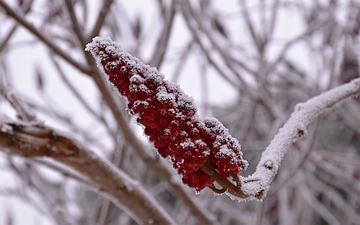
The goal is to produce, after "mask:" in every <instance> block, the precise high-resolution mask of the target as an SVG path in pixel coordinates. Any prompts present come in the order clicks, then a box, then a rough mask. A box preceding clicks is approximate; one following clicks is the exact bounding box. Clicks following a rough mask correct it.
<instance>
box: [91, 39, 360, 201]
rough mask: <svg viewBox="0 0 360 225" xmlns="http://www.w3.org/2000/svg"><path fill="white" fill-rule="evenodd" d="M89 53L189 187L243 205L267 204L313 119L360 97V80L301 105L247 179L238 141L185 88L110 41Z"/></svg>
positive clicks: (94, 43)
mask: <svg viewBox="0 0 360 225" xmlns="http://www.w3.org/2000/svg"><path fill="white" fill-rule="evenodd" d="M86 50H87V51H90V52H91V53H92V55H93V56H94V58H95V59H96V60H97V63H98V66H99V67H100V68H101V69H102V70H103V71H104V73H105V74H106V76H107V78H108V80H109V81H110V83H111V84H112V85H113V86H114V87H115V88H116V89H117V90H118V91H119V93H120V94H122V95H124V96H125V97H127V99H128V102H129V104H128V109H129V112H130V114H132V115H133V116H135V117H136V119H137V122H138V123H139V124H141V125H142V126H144V132H145V134H146V135H147V136H148V137H149V140H150V141H151V142H153V143H154V146H155V147H156V148H157V150H158V152H159V154H160V155H161V156H163V157H169V158H170V160H171V161H172V163H173V166H174V168H175V169H177V170H178V173H179V174H181V176H182V178H183V179H182V180H183V182H184V183H185V184H187V185H188V186H190V187H193V188H194V189H195V190H197V191H200V190H202V189H203V188H205V187H209V188H210V189H212V190H213V191H214V192H216V193H224V192H225V193H226V194H228V195H230V197H231V198H233V199H238V200H244V199H260V200H261V199H263V198H264V197H265V196H266V194H267V192H268V190H269V188H270V184H271V182H272V180H273V178H274V176H275V175H276V174H277V171H278V169H279V167H280V164H281V161H282V160H283V158H284V155H285V153H286V152H287V151H288V150H289V148H290V146H291V145H292V144H293V143H294V142H296V141H297V140H298V138H302V137H304V136H306V134H307V131H306V128H307V126H308V125H309V123H310V122H311V121H312V119H314V118H315V117H317V116H318V115H319V114H320V113H322V112H324V111H326V110H328V109H331V108H333V107H334V106H335V105H336V104H338V103H340V102H342V101H343V100H345V99H348V98H350V97H352V96H356V95H358V94H359V92H360V79H356V80H354V81H352V82H351V83H348V84H344V85H342V86H339V87H337V88H335V89H333V90H330V91H328V92H325V93H323V94H321V95H319V96H316V97H314V98H312V99H310V100H308V101H307V102H305V103H300V104H298V105H297V106H296V107H295V111H294V112H293V114H292V115H291V117H290V119H289V120H288V121H287V122H286V124H285V125H284V127H283V128H281V129H280V130H279V133H278V134H277V135H276V136H275V137H274V139H273V140H272V141H271V143H270V145H269V146H268V147H267V148H266V150H265V151H264V152H263V154H262V157H261V160H260V162H259V164H258V166H257V169H256V171H255V173H254V174H253V175H251V176H248V177H241V176H240V175H239V173H240V172H241V171H243V170H245V169H246V168H247V162H246V161H245V160H244V159H243V158H242V152H241V148H240V144H239V143H238V141H237V140H236V139H235V138H233V137H231V135H230V134H229V132H228V130H227V129H226V128H225V127H224V126H223V125H222V124H221V123H220V122H219V121H218V120H217V119H215V118H209V119H201V118H199V116H198V115H197V114H196V110H197V109H196V107H195V104H194V101H193V99H192V98H191V97H189V96H188V95H186V94H185V93H184V92H183V91H182V90H181V89H180V87H179V86H177V85H175V84H172V83H170V82H168V81H166V80H165V79H164V75H163V74H161V73H160V72H159V71H157V70H156V69H155V68H151V67H150V66H148V65H145V64H144V63H142V62H141V61H140V60H139V59H137V58H136V57H134V56H132V55H130V54H128V53H126V52H125V51H123V50H122V48H121V47H120V46H118V45H117V44H116V43H115V42H114V41H112V40H111V39H110V38H100V37H95V38H93V41H92V42H91V43H89V44H88V45H87V47H86ZM215 182H216V183H215ZM219 186H220V188H219Z"/></svg>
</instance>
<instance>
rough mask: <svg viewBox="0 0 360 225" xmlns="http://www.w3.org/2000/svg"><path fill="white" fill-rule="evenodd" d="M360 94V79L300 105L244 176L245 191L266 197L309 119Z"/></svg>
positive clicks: (252, 194) (302, 134)
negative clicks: (290, 149) (251, 172)
mask: <svg viewBox="0 0 360 225" xmlns="http://www.w3.org/2000/svg"><path fill="white" fill-rule="evenodd" d="M359 94H360V78H357V79H354V80H353V81H351V82H350V83H347V84H343V85H341V86H339V87H336V88H334V89H331V90H329V91H327V92H325V93H323V94H320V95H318V96H315V97H313V98H311V99H309V100H308V101H307V102H305V103H299V104H297V105H296V106H295V111H294V112H293V113H292V114H291V117H290V118H289V120H288V121H287V122H286V123H285V125H284V126H283V127H282V128H281V129H280V130H279V132H278V134H276V135H275V137H274V139H273V140H272V141H271V143H270V145H269V146H268V147H267V148H266V149H265V151H264V152H263V153H262V156H261V159H260V162H259V164H258V165H257V168H256V171H255V173H254V174H252V175H251V176H249V177H246V178H243V177H242V178H241V179H242V181H243V186H242V190H243V191H244V193H246V194H248V195H250V196H256V195H259V194H261V195H262V196H261V198H264V197H265V196H266V194H267V192H268V191H269V188H270V184H271V182H272V180H273V179H274V177H275V175H276V174H277V172H278V170H279V167H280V164H281V161H282V160H283V158H284V155H285V154H286V152H287V151H288V150H289V148H290V146H291V145H292V144H293V143H295V142H296V141H297V140H298V139H299V138H302V137H304V136H305V135H306V134H307V131H306V128H307V126H308V125H309V124H310V122H311V121H312V120H313V119H314V118H316V117H317V116H319V115H320V114H321V113H323V112H325V111H327V110H329V109H332V108H333V107H334V106H335V105H336V104H338V103H340V102H342V101H344V100H346V99H349V98H350V97H354V96H357V95H359Z"/></svg>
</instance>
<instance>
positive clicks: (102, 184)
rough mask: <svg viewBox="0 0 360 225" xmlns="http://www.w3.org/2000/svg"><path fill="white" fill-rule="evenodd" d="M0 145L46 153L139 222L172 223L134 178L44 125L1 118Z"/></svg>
mask: <svg viewBox="0 0 360 225" xmlns="http://www.w3.org/2000/svg"><path fill="white" fill-rule="evenodd" d="M0 147H1V148H2V150H5V149H6V150H10V151H11V152H13V153H16V154H19V155H22V156H24V157H39V156H40V157H44V156H46V157H50V158H53V159H55V160H57V161H59V162H62V163H64V164H66V165H68V166H70V167H71V168H73V169H75V170H77V171H79V172H80V173H81V174H83V175H84V176H85V177H87V178H88V179H89V180H91V181H92V182H93V183H94V184H95V185H96V186H97V187H98V188H99V189H100V190H102V191H103V194H104V195H105V196H107V197H108V198H109V199H110V200H111V201H112V202H114V203H115V204H116V205H117V206H119V207H121V208H122V209H124V210H125V211H127V212H128V213H130V215H132V217H133V218H134V219H135V220H137V221H138V222H139V223H141V224H175V222H174V221H173V220H172V218H171V217H170V216H169V215H168V214H167V212H166V211H165V210H164V209H163V208H162V207H161V206H160V205H159V204H158V203H156V201H155V200H154V199H153V198H152V197H151V196H150V195H149V194H147V192H146V191H145V190H144V189H143V187H142V186H141V185H140V184H139V183H138V182H137V181H135V180H133V179H131V178H130V177H128V176H127V175H126V174H125V173H124V172H122V171H121V170H119V169H117V168H115V167H114V166H113V165H112V164H111V163H110V162H107V161H105V160H104V159H101V158H99V157H98V156H97V155H95V154H94V153H92V152H90V151H89V150H86V149H85V148H83V147H81V146H80V145H79V144H77V143H75V142H74V141H73V140H71V139H69V138H67V137H65V136H63V135H61V134H59V133H57V132H55V131H53V130H52V129H50V128H48V127H45V126H39V125H35V126H34V125H27V124H25V123H23V124H19V123H15V122H9V121H5V123H2V124H0Z"/></svg>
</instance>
